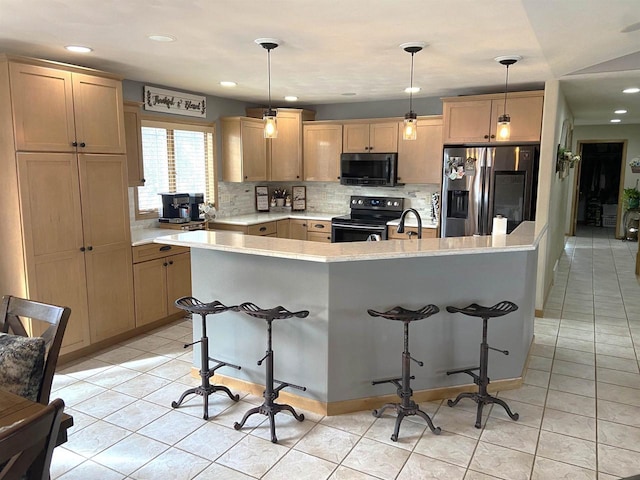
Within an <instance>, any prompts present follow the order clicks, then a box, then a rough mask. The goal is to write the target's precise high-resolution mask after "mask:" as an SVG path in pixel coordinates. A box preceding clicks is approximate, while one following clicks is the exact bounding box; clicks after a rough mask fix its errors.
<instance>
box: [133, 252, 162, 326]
mask: <svg viewBox="0 0 640 480" xmlns="http://www.w3.org/2000/svg"><path fill="white" fill-rule="evenodd" d="M166 264H167V259H166V258H158V259H156V260H149V261H147V262H140V263H136V264H135V265H134V266H133V288H134V292H135V305H136V326H137V327H139V326H141V325H146V324H147V323H151V322H155V321H156V320H160V319H161V318H165V317H166V316H167V315H168V314H167V298H168V297H167V273H166V272H167V267H166V266H165V265H166Z"/></svg>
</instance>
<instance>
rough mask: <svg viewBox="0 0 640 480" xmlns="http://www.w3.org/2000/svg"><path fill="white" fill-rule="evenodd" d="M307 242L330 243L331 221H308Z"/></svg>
mask: <svg viewBox="0 0 640 480" xmlns="http://www.w3.org/2000/svg"><path fill="white" fill-rule="evenodd" d="M307 240H309V241H311V242H324V243H331V221H327V220H308V221H307Z"/></svg>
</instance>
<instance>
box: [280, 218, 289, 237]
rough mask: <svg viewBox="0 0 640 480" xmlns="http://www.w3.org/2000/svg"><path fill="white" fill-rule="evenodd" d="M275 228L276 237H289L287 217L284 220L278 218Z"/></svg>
mask: <svg viewBox="0 0 640 480" xmlns="http://www.w3.org/2000/svg"><path fill="white" fill-rule="evenodd" d="M276 230H277V232H278V234H277V237H278V238H289V235H290V231H291V221H290V220H289V219H288V218H287V219H285V220H278V221H277V226H276Z"/></svg>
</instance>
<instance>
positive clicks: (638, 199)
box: [622, 181, 640, 209]
mask: <svg viewBox="0 0 640 480" xmlns="http://www.w3.org/2000/svg"><path fill="white" fill-rule="evenodd" d="M622 201H623V202H624V203H623V204H624V206H625V207H626V208H627V209H631V208H638V206H639V205H640V190H638V181H636V186H635V187H633V188H625V189H624V190H623V191H622Z"/></svg>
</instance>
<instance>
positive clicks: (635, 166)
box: [629, 157, 640, 173]
mask: <svg viewBox="0 0 640 480" xmlns="http://www.w3.org/2000/svg"><path fill="white" fill-rule="evenodd" d="M629 166H630V167H631V171H632V172H633V173H640V157H635V158H632V159H631V161H630V162H629Z"/></svg>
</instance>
